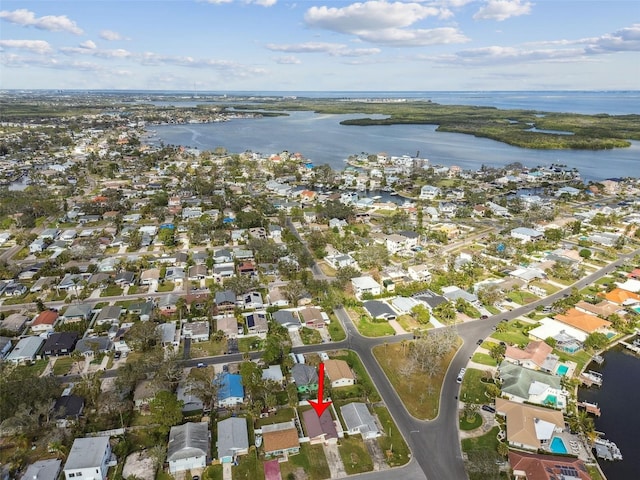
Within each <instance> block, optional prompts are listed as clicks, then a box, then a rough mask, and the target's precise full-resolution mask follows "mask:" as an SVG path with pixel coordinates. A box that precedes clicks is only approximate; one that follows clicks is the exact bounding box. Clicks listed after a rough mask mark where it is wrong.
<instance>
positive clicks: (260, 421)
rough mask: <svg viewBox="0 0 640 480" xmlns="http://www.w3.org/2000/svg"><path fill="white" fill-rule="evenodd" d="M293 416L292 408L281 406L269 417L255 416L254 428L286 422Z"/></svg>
mask: <svg viewBox="0 0 640 480" xmlns="http://www.w3.org/2000/svg"><path fill="white" fill-rule="evenodd" d="M294 417H295V415H294V413H293V408H282V409H280V410H278V411H277V412H276V414H275V415H272V416H270V417H266V418H256V428H262V427H264V426H265V425H271V424H274V423H282V422H288V421H290V420H291V419H292V418H294Z"/></svg>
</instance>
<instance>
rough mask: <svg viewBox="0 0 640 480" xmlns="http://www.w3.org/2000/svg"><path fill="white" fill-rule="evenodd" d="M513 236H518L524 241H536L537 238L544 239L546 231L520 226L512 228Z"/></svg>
mask: <svg viewBox="0 0 640 480" xmlns="http://www.w3.org/2000/svg"><path fill="white" fill-rule="evenodd" d="M511 237H512V238H517V239H518V240H521V241H522V242H535V241H536V240H542V239H543V238H544V233H543V232H540V231H538V230H534V229H533V228H526V227H518V228H514V229H513V230H511Z"/></svg>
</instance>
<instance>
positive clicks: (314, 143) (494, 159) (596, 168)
mask: <svg viewBox="0 0 640 480" xmlns="http://www.w3.org/2000/svg"><path fill="white" fill-rule="evenodd" d="M288 114H289V115H288V116H283V117H264V118H245V119H233V120H230V121H227V122H219V123H209V124H179V125H154V126H152V127H150V128H151V129H152V130H153V131H154V132H155V135H154V136H153V138H152V143H159V142H160V141H162V142H164V143H165V144H170V145H183V146H188V147H191V148H198V149H199V150H212V149H214V148H216V147H224V148H226V149H227V150H228V151H229V152H232V153H240V152H244V151H247V150H250V151H253V152H259V153H262V154H271V153H280V152H282V151H285V150H286V151H289V152H300V153H302V154H303V155H304V156H305V157H306V158H308V159H310V160H311V161H312V162H313V163H315V164H317V165H320V164H328V165H330V166H331V167H332V168H334V169H336V170H342V169H343V168H344V167H345V162H344V160H345V159H346V158H347V157H348V156H349V155H353V154H358V153H361V152H365V153H379V152H386V153H387V154H389V155H397V156H400V155H410V156H414V155H417V156H420V157H421V158H427V159H429V161H430V162H431V164H437V165H445V166H452V165H457V166H459V167H462V168H463V169H470V170H477V169H479V168H480V167H481V166H482V165H483V164H485V165H488V166H494V167H500V166H504V165H507V164H509V163H512V162H520V163H522V164H523V165H525V166H528V167H535V166H539V165H550V164H552V163H560V164H564V165H567V166H568V167H569V168H577V169H578V171H579V172H580V174H581V175H582V178H583V179H584V180H585V181H589V180H593V181H598V180H603V179H606V178H612V177H635V176H637V175H638V171H640V169H639V167H640V142H638V141H633V142H632V145H631V147H629V148H619V149H612V150H599V151H591V150H588V151H587V150H533V149H524V148H519V147H514V146H511V145H506V144H504V143H501V142H497V141H494V140H490V139H486V138H476V137H473V136H471V135H464V134H460V133H449V132H436V128H437V126H435V125H389V126H366V127H363V126H352V125H350V126H347V125H340V121H342V120H344V119H347V118H359V117H362V115H357V114H350V115H327V114H316V113H314V112H288Z"/></svg>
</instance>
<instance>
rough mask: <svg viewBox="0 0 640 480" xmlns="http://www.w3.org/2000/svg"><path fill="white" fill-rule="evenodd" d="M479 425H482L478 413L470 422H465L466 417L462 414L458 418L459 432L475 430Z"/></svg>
mask: <svg viewBox="0 0 640 480" xmlns="http://www.w3.org/2000/svg"><path fill="white" fill-rule="evenodd" d="M480 425H482V415H480V414H479V413H477V414H476V415H475V416H474V417H473V420H472V421H471V422H468V421H467V416H466V415H464V414H463V415H462V416H461V417H460V430H467V431H468V430H475V429H476V428H478V427H479V426H480Z"/></svg>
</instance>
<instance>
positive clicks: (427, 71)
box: [0, 0, 640, 92]
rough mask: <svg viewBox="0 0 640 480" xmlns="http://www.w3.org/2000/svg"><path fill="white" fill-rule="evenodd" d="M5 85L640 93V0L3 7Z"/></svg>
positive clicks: (0, 55) (165, 1) (1, 75)
mask: <svg viewBox="0 0 640 480" xmlns="http://www.w3.org/2000/svg"><path fill="white" fill-rule="evenodd" d="M0 69H1V72H0V88H1V89H140V90H189V91H193V90H197V91H200V92H204V91H239V90H260V91H273V90H280V91H324V90H389V91H402V90H420V91H429V90H618V89H619V90H629V89H633V90H637V89H640V2H638V1H637V0H625V1H615V0H614V1H610V0H531V1H529V0H478V1H474V0H433V1H431V0H427V1H417V0H406V1H393V0H375V1H360V2H351V1H338V0H303V1H284V0H178V1H172V0H75V1H59V0H56V1H41V2H33V1H11V0H3V1H2V3H1V4H0Z"/></svg>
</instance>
